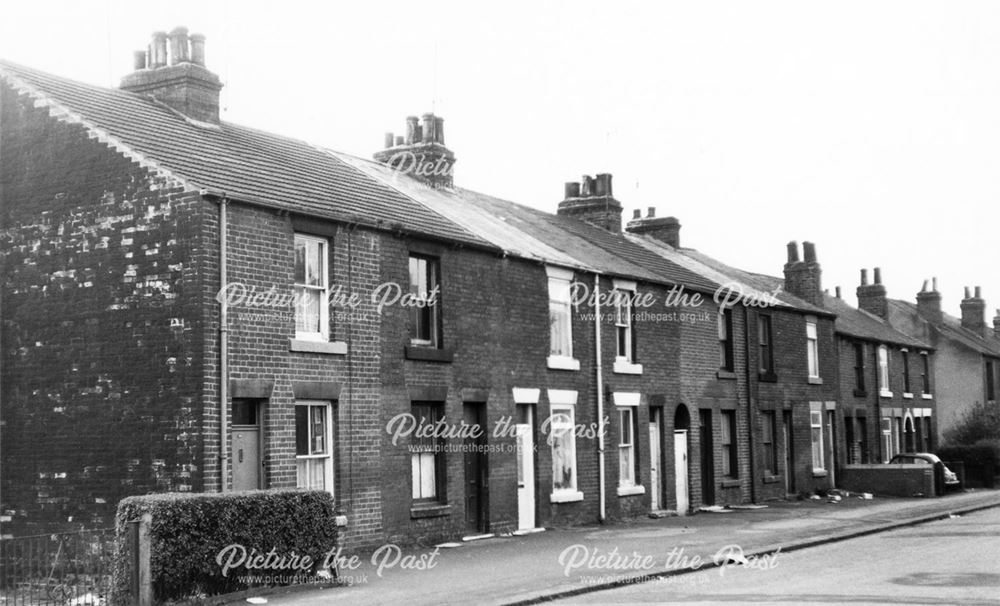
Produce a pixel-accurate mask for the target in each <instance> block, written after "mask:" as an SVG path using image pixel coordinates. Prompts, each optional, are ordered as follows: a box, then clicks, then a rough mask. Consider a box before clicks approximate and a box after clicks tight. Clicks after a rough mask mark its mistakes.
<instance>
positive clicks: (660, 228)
mask: <svg viewBox="0 0 1000 606" xmlns="http://www.w3.org/2000/svg"><path fill="white" fill-rule="evenodd" d="M648 211H649V214H648V215H646V216H645V217H642V211H639V210H636V211H635V217H634V218H633V219H632V220H631V221H629V222H628V224H627V225H626V226H625V231H627V232H629V233H632V234H639V235H644V234H645V235H650V236H652V237H654V238H656V239H657V240H659V241H661V242H664V243H666V244H669V245H670V246H672V247H674V248H680V246H681V224H680V221H678V220H677V218H676V217H657V216H656V207H655V206H650V207H649V209H648Z"/></svg>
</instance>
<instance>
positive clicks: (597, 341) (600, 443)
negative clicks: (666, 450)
mask: <svg viewBox="0 0 1000 606" xmlns="http://www.w3.org/2000/svg"><path fill="white" fill-rule="evenodd" d="M600 290H601V274H599V273H595V274H594V296H595V299H594V300H595V301H598V302H599V301H600V294H601V292H600ZM594 365H595V366H596V367H597V460H598V485H599V486H600V493H601V495H600V505H601V507H600V511H601V514H600V520H601V522H602V523H603V522H604V521H605V519H607V509H606V505H605V500H606V492H607V491H606V490H605V486H604V483H605V473H604V431H605V427H604V367H603V366H602V362H601V306H600V303H598V304H597V305H596V306H595V309H594Z"/></svg>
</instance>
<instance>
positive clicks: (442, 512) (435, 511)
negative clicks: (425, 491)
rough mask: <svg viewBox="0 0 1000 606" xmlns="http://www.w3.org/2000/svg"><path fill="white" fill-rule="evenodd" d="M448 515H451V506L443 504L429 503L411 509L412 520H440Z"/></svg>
mask: <svg viewBox="0 0 1000 606" xmlns="http://www.w3.org/2000/svg"><path fill="white" fill-rule="evenodd" d="M448 515H451V505H445V504H443V503H428V504H422V505H413V506H411V507H410V518H411V519H414V520H417V519H420V518H440V517H444V516H448Z"/></svg>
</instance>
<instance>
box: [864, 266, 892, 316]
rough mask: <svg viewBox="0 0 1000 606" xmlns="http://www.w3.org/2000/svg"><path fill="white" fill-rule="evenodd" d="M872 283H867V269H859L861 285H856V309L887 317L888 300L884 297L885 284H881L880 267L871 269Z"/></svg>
mask: <svg viewBox="0 0 1000 606" xmlns="http://www.w3.org/2000/svg"><path fill="white" fill-rule="evenodd" d="M872 274H873V283H872V284H868V271H867V270H864V269H862V270H861V285H860V286H858V309H863V310H865V311H867V312H868V313H870V314H872V315H874V316H878V317H880V318H882V319H883V320H888V319H889V301H888V299H887V298H886V296H885V295H886V291H885V286H883V285H882V269H881V268H878V267H876V268H875V269H874V270H873V271H872Z"/></svg>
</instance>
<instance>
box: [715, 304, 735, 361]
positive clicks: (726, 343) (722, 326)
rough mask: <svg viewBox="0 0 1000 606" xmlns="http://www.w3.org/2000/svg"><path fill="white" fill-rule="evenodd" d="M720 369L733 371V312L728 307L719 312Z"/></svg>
mask: <svg viewBox="0 0 1000 606" xmlns="http://www.w3.org/2000/svg"><path fill="white" fill-rule="evenodd" d="M718 320H719V368H720V369H722V370H725V371H728V372H732V370H733V310H732V308H730V307H726V308H723V309H720V310H719V314H718Z"/></svg>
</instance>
